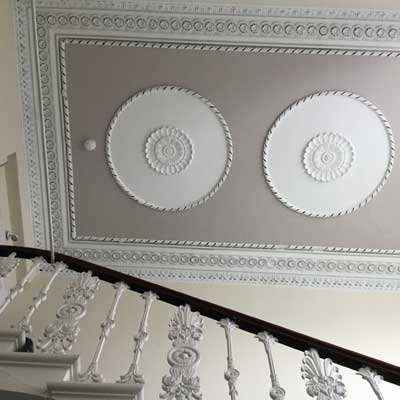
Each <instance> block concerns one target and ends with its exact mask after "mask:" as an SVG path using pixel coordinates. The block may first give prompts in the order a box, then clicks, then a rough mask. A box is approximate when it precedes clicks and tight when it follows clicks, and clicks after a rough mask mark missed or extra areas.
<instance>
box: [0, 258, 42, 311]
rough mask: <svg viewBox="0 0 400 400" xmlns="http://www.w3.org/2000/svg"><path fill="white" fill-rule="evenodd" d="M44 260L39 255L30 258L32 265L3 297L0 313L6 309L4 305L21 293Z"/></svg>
mask: <svg viewBox="0 0 400 400" xmlns="http://www.w3.org/2000/svg"><path fill="white" fill-rule="evenodd" d="M44 262H45V261H44V260H43V258H41V257H39V258H34V259H33V260H32V266H31V268H30V270H29V271H28V273H27V274H26V275H25V276H24V277H23V278H22V280H21V282H18V283H17V284H16V285H14V286H13V287H12V288H11V289H10V292H9V293H8V295H7V296H6V297H5V299H4V302H3V304H2V305H1V306H0V314H1V313H2V312H3V311H4V310H5V309H6V307H7V306H8V305H9V304H10V303H11V301H12V300H14V299H15V298H16V297H17V296H18V294H19V293H22V292H23V291H24V289H25V286H26V285H27V283H28V282H29V281H30V279H31V278H32V277H33V275H34V274H35V273H36V272H37V271H38V269H39V267H40V265H41V264H42V263H44Z"/></svg>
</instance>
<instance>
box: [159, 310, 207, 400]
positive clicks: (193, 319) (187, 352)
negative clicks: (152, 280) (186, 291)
mask: <svg viewBox="0 0 400 400" xmlns="http://www.w3.org/2000/svg"><path fill="white" fill-rule="evenodd" d="M203 327H204V322H203V318H202V317H201V315H200V314H199V313H198V312H192V311H191V309H190V306H189V305H185V306H180V307H179V309H178V311H177V312H176V313H175V314H174V316H173V317H172V318H171V321H170V324H169V334H168V338H169V339H170V340H171V341H172V348H171V350H170V351H169V353H168V356H167V360H168V364H169V365H170V370H169V371H170V375H165V376H164V377H163V379H162V390H163V391H164V392H163V393H161V394H160V398H161V399H166V400H173V399H175V400H201V399H202V394H201V393H200V378H199V377H198V376H197V367H198V364H199V362H200V353H199V351H198V350H197V346H198V342H199V341H200V340H201V339H202V338H203Z"/></svg>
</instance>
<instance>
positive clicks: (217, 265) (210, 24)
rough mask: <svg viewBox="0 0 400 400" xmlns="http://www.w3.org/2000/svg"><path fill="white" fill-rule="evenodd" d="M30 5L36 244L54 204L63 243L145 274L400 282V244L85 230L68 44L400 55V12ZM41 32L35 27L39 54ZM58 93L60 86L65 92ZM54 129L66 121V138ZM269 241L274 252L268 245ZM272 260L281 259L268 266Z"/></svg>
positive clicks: (21, 50)
mask: <svg viewBox="0 0 400 400" xmlns="http://www.w3.org/2000/svg"><path fill="white" fill-rule="evenodd" d="M32 4H33V2H32V0H19V1H16V2H15V7H16V30H17V51H18V60H19V63H18V70H19V78H20V87H21V98H22V106H23V116H24V118H23V124H24V131H25V138H26V157H27V165H28V169H29V171H28V173H29V182H30V188H29V189H30V193H31V208H32V217H33V236H34V241H35V245H36V246H38V247H48V245H49V230H48V220H47V215H48V209H50V210H51V222H52V227H53V238H54V244H55V247H56V248H57V250H59V251H61V252H65V253H68V254H72V255H75V256H77V257H83V258H87V259H90V260H92V261H94V262H100V263H103V264H106V265H110V266H111V267H112V268H119V269H122V270H126V272H129V273H132V274H135V275H137V276H141V277H144V278H146V279H160V278H161V279H170V280H207V281H212V282H237V283H255V284H274V285H275V284H278V285H292V286H311V287H341V288H343V287H349V288H372V289H389V290H398V289H400V279H399V277H400V271H399V270H398V268H399V267H400V262H399V259H398V257H397V256H398V255H399V254H400V251H398V250H380V249H349V248H329V247H326V248H316V247H313V246H311V245H310V246H275V245H270V244H255V243H214V242H191V241H177V240H163V241H158V240H151V239H146V238H113V237H94V236H80V235H78V234H77V232H76V226H75V209H74V191H73V176H72V150H71V148H70V147H69V146H68V140H69V139H70V127H69V118H68V113H69V104H68V96H67V93H66V90H65V89H66V88H67V76H66V70H65V51H64V50H65V44H66V40H69V42H70V43H75V44H81V45H99V46H126V47H130V46H136V47H152V48H172V49H188V50H198V51H202V50H208V51H226V52H232V51H235V52H260V53H264V52H265V53H278V54H279V53H289V54H329V55H332V54H334V55H339V56H341V55H360V56H379V57H396V58H397V57H399V55H400V53H399V49H400V13H399V12H392V11H380V10H365V11H362V10H351V9H350V10H349V9H310V8H282V7H240V6H229V5H228V6H220V5H210V4H201V3H199V4H194V3H167V2H148V1H124V0H121V1H118V2H117V1H114V0H101V1H100V0H99V1H97V0H69V1H66V0H36V2H35V4H36V8H35V10H34V9H33V6H32ZM34 17H35V18H34ZM34 21H35V23H34ZM33 32H36V39H37V50H38V57H37V58H36V56H35V46H34V37H33V35H32V33H33ZM36 66H37V67H36ZM60 88H61V89H60ZM63 88H64V90H63ZM57 92H59V93H60V95H59V96H58V95H55V94H56V93H57ZM39 99H40V100H39ZM59 116H62V118H61V119H60V117H59ZM42 132H43V134H42ZM56 132H63V133H64V138H60V137H59V136H57V135H56ZM185 133H186V134H188V135H190V132H185ZM337 134H341V132H337ZM64 140H65V144H64V143H63V142H64ZM64 146H65V147H64ZM194 151H196V149H194ZM45 155H46V156H47V169H48V176H49V182H48V185H47V184H46V177H45V173H44V171H45V166H44V162H43V160H44V159H45ZM64 160H65V163H64ZM189 168H190V167H189ZM352 168H353V167H351V168H350V169H349V171H348V172H347V173H351V170H352ZM182 173H184V172H182ZM178 175H179V174H178ZM310 179H312V178H311V177H310ZM47 186H48V188H47ZM47 189H48V190H47ZM148 246H150V247H148ZM160 246H162V247H160ZM121 247H123V249H121ZM260 250H262V251H272V253H268V254H267V255H265V254H264V255H260V254H258V252H259V251H260ZM276 251H278V253H274V252H276ZM248 252H250V254H249V253H248ZM253 252H254V253H253ZM278 254H279V256H278ZM310 254H311V256H310ZM321 254H322V255H321ZM306 255H307V257H311V258H310V260H311V261H306V260H309V258H307V257H306ZM392 257H394V258H392ZM327 258H328V259H329V262H328V261H327ZM343 260H347V261H343ZM320 262H322V263H323V264H321V263H320ZM269 263H272V264H274V265H273V266H271V268H269V267H268V265H270V264H269ZM209 264H210V265H209ZM232 264H233V265H232ZM231 265H232V266H231ZM323 266H324V267H323ZM329 266H331V267H332V270H331V271H330V272H329V273H328V272H326V270H325V267H326V268H330V267H329ZM307 268H310V270H309V273H306V270H307ZM381 270H382V271H381ZM344 271H346V272H344ZM358 271H359V272H358Z"/></svg>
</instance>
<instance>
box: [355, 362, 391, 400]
mask: <svg viewBox="0 0 400 400" xmlns="http://www.w3.org/2000/svg"><path fill="white" fill-rule="evenodd" d="M357 375H360V376H361V377H362V378H363V379H364V380H366V381H367V382H368V383H369V385H370V386H371V389H372V390H373V392H374V393H375V395H376V397H377V398H378V400H384V398H383V394H382V392H381V389H380V387H379V383H380V382H381V381H383V378H382V376H380V375H378V374H377V373H376V372H375V371H373V370H372V369H370V368H368V367H365V368H360V369H359V370H358V372H357Z"/></svg>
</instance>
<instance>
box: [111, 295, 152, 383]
mask: <svg viewBox="0 0 400 400" xmlns="http://www.w3.org/2000/svg"><path fill="white" fill-rule="evenodd" d="M141 297H142V299H144V301H145V304H144V310H143V315H142V319H141V321H140V326H139V331H138V333H137V334H136V335H135V336H134V341H135V348H134V350H133V359H132V363H131V365H130V366H129V369H128V372H127V373H126V374H124V375H122V376H121V379H120V380H119V381H118V382H119V383H131V384H133V383H141V384H143V385H144V384H145V380H144V377H143V375H141V374H139V361H140V356H141V354H142V351H143V347H144V344H145V342H146V341H147V339H148V337H149V335H148V333H147V324H148V319H149V314H150V309H151V305H152V303H153V301H154V300H156V299H157V298H158V296H157V295H156V294H154V293H152V292H145V293H143V294H142V296H141Z"/></svg>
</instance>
